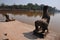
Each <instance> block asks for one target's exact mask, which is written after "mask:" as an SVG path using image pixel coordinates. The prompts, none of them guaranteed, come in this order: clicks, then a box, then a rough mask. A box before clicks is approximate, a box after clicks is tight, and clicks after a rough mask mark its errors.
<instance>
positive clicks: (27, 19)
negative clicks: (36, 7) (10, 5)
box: [0, 13, 60, 33]
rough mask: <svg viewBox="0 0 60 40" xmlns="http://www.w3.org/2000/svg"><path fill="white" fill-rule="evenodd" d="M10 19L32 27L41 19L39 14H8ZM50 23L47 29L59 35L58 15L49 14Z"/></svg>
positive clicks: (0, 17)
mask: <svg viewBox="0 0 60 40" xmlns="http://www.w3.org/2000/svg"><path fill="white" fill-rule="evenodd" d="M2 14H3V13H1V14H0V21H5V19H6V18H5V17H4V16H3V15H2ZM9 17H10V18H12V17H13V18H15V19H16V20H18V21H21V22H24V23H27V24H30V25H34V22H35V21H36V20H40V19H41V17H42V14H41V13H18V14H17V13H16V14H13V13H9ZM50 18H51V19H50V23H49V29H51V30H53V31H55V32H58V33H60V13H55V14H50Z"/></svg>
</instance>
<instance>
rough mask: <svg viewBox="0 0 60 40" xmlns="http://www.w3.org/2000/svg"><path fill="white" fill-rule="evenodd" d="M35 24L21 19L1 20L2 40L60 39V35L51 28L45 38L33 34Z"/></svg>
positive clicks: (0, 39)
mask: <svg viewBox="0 0 60 40" xmlns="http://www.w3.org/2000/svg"><path fill="white" fill-rule="evenodd" d="M33 30H34V26H32V25H29V24H26V23H22V22H20V21H17V20H15V21H10V22H0V40H5V39H6V40H8V39H9V40H59V35H58V34H57V33H55V32H53V31H50V30H49V33H48V34H47V36H46V37H45V38H44V39H43V38H42V39H41V38H38V37H36V36H34V35H32V32H33Z"/></svg>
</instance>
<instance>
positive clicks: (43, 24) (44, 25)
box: [33, 6, 50, 33]
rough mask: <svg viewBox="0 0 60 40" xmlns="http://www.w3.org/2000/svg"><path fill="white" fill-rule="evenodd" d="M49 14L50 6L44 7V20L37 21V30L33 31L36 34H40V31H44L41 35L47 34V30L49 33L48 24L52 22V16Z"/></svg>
mask: <svg viewBox="0 0 60 40" xmlns="http://www.w3.org/2000/svg"><path fill="white" fill-rule="evenodd" d="M47 12H48V6H44V7H43V15H42V19H41V20H37V21H35V30H34V31H33V32H34V33H39V31H40V30H42V31H41V32H40V33H45V30H47V33H48V32H49V31H48V24H49V21H50V16H49V14H48V13H47Z"/></svg>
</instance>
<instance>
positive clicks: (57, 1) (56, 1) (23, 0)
mask: <svg viewBox="0 0 60 40" xmlns="http://www.w3.org/2000/svg"><path fill="white" fill-rule="evenodd" d="M1 3H4V4H7V5H13V4H18V5H19V4H27V3H33V4H35V3H37V4H39V5H40V4H45V5H49V6H52V7H56V8H57V9H60V0H0V4H1Z"/></svg>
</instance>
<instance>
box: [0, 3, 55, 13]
mask: <svg viewBox="0 0 60 40" xmlns="http://www.w3.org/2000/svg"><path fill="white" fill-rule="evenodd" d="M43 7H44V4H41V5H38V4H32V3H28V4H27V5H21V4H20V5H15V4H14V5H5V4H3V3H2V4H1V5H0V10H13V9H14V10H33V11H42V9H43ZM48 10H49V12H54V11H55V7H51V6H49V8H48Z"/></svg>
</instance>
